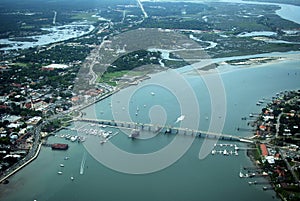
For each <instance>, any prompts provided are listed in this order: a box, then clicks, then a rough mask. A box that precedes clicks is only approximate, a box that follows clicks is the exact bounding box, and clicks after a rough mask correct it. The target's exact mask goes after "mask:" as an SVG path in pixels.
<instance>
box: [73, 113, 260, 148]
mask: <svg viewBox="0 0 300 201" xmlns="http://www.w3.org/2000/svg"><path fill="white" fill-rule="evenodd" d="M73 121H79V122H88V123H92V124H102V125H106V126H110V127H115V128H124V129H131V130H140V131H143V130H144V131H151V132H154V133H158V132H160V133H165V134H167V133H169V134H182V135H190V136H196V137H203V138H212V139H220V140H228V141H239V142H244V143H254V142H253V141H252V140H251V139H250V138H246V137H240V136H235V135H230V134H224V133H214V132H210V131H202V130H194V129H189V128H180V127H171V126H166V125H154V124H143V123H136V122H125V121H116V120H105V119H88V118H74V119H73Z"/></svg>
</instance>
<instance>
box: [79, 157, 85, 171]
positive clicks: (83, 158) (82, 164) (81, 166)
mask: <svg viewBox="0 0 300 201" xmlns="http://www.w3.org/2000/svg"><path fill="white" fill-rule="evenodd" d="M85 161H86V152H84V153H83V156H82V160H81V165H80V172H79V173H80V174H83V173H84V165H85Z"/></svg>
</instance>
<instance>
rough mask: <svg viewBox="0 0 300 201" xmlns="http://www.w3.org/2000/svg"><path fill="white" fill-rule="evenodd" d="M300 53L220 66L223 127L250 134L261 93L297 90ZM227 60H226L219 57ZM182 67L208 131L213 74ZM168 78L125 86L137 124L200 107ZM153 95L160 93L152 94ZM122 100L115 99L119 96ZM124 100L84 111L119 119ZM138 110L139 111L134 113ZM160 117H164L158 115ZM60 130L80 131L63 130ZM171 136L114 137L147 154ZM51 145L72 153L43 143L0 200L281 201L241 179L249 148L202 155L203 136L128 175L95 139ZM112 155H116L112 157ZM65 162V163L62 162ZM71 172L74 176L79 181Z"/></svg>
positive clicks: (168, 141) (129, 109)
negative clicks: (168, 158) (107, 159)
mask: <svg viewBox="0 0 300 201" xmlns="http://www.w3.org/2000/svg"><path fill="white" fill-rule="evenodd" d="M298 13H299V12H298ZM288 54H292V55H293V54H295V53H288ZM265 56H268V55H267V54H266V55H265ZM269 56H273V55H272V54H270V55H269ZM297 58H299V57H297V56H295V57H294V58H293V59H289V60H285V61H280V62H279V61H277V62H272V63H269V64H262V65H255V66H251V68H244V67H234V68H230V66H228V65H225V66H223V67H222V66H221V67H220V69H222V71H221V72H220V73H219V75H220V78H221V80H222V83H223V84H224V88H223V89H224V91H225V94H226V96H225V100H226V102H225V105H226V113H225V115H224V116H221V117H220V121H221V119H222V118H224V128H223V129H222V132H224V133H230V134H233V135H239V136H249V135H251V133H249V132H238V131H237V130H236V128H237V127H245V128H246V127H247V123H246V121H242V120H241V117H245V116H248V114H249V113H251V112H260V110H261V107H258V106H256V105H255V103H256V102H257V100H259V99H262V98H263V97H265V98H271V97H272V96H274V94H276V93H277V92H279V91H285V90H290V89H299V87H300V86H299V80H300V68H299V59H297ZM232 59H233V58H232ZM224 60H226V59H219V61H224ZM177 72H180V73H181V75H183V77H181V79H184V80H185V81H186V82H187V83H186V85H184V86H185V87H186V88H184V89H187V90H183V91H190V90H192V91H194V93H195V97H196V100H197V101H196V102H197V104H198V105H197V108H199V114H200V115H199V116H200V119H199V122H200V123H199V124H198V125H197V126H198V127H199V128H201V129H208V128H209V123H210V122H211V118H212V114H211V108H212V102H211V99H210V98H211V91H209V90H208V89H209V87H208V86H207V85H206V84H205V76H210V74H207V75H201V76H199V74H197V73H195V72H194V71H192V72H191V71H189V67H187V68H183V69H179V70H178V71H177ZM162 78H164V79H166V77H165V76H164V73H160V74H156V75H154V76H152V79H150V80H146V81H145V82H144V84H146V85H137V86H133V88H135V89H136V90H134V91H130V90H129V89H126V90H123V91H122V93H125V94H126V93H127V94H129V95H130V96H129V97H130V100H129V102H127V103H126V104H127V106H126V107H124V111H125V112H127V113H128V114H129V115H130V118H132V120H134V121H139V122H147V121H160V120H164V121H165V122H166V124H174V122H175V121H176V119H177V118H178V117H179V116H180V115H185V119H184V120H183V121H182V123H184V122H186V121H187V120H189V116H192V113H188V112H189V111H191V110H193V109H195V108H187V112H185V113H184V114H183V113H182V112H181V111H180V107H182V106H185V105H186V103H189V101H190V100H189V98H190V97H189V96H184V95H185V94H184V92H183V91H182V86H181V85H178V82H176V81H174V80H173V85H174V86H175V88H165V87H163V85H160V84H159V83H160V81H161V80H163V79H162ZM177 90H178V91H179V92H177ZM151 92H154V95H152V94H151ZM120 93H121V92H120ZM178 96H180V97H183V99H184V101H185V102H184V104H183V105H182V104H181V101H182V100H183V99H182V98H179V97H178ZM116 97H117V99H114V98H116ZM114 101H115V102H114ZM118 101H119V102H118ZM123 101H126V100H118V94H116V95H114V96H112V97H110V98H107V99H105V100H103V101H101V102H99V103H97V104H95V105H93V106H91V107H88V108H86V109H85V113H86V116H87V117H98V118H106V119H113V118H119V117H120V114H119V113H118V112H120V111H115V110H114V108H115V107H116V106H117V105H116V104H118V103H123ZM137 107H138V108H139V110H138V114H137V115H136V114H135V113H136V112H137ZM162 108H163V109H162ZM174 108H175V109H174ZM121 110H122V111H123V109H121ZM194 111H197V110H194ZM157 114H159V115H157ZM154 116H160V117H163V118H162V119H155V118H153V117H154ZM191 122H192V121H191ZM76 126H78V125H76ZM108 130H109V129H108ZM110 130H111V131H113V132H115V131H116V130H115V129H110ZM58 134H74V135H76V134H77V133H76V132H75V131H70V130H62V131H60V132H59V133H58ZM79 134H80V133H79ZM87 137H88V139H93V138H91V137H90V136H87ZM173 140H174V136H172V135H158V136H156V137H153V138H151V139H147V140H134V141H132V140H130V139H129V138H128V137H127V135H124V134H122V133H120V134H119V135H117V136H115V137H114V138H112V139H111V140H110V142H111V144H114V145H115V146H117V147H119V148H120V149H122V150H124V151H126V152H131V153H135V154H145V153H149V152H155V151H158V150H161V149H162V148H164V147H167V146H169V145H170V144H171V143H172V141H173ZM52 142H64V143H66V142H67V143H69V144H70V148H69V149H68V150H67V151H52V150H51V149H50V148H47V147H43V148H42V150H41V153H40V155H39V157H38V158H37V159H36V160H35V161H34V162H32V163H30V164H29V165H28V166H26V167H25V168H24V169H22V170H21V171H19V172H18V173H16V174H15V175H14V176H12V177H11V178H10V179H9V181H10V183H9V184H7V185H6V186H1V188H0V197H1V200H3V201H15V200H24V201H32V200H47V201H52V200H53V201H54V200H64V201H66V200H72V201H76V200H91V201H93V200H133V201H134V200H146V201H148V200H149V201H150V200H174V201H176V200H178V201H179V200H191V201H193V200H211V201H217V200H232V201H235V200H236V201H239V200H244V201H248V200H249V201H250V200H264V201H268V200H270V201H271V200H278V199H277V198H276V197H273V196H275V193H274V192H273V191H263V190H262V186H259V185H257V186H249V185H248V181H251V180H250V179H241V178H239V177H238V174H239V172H240V169H241V167H242V166H252V165H253V164H252V162H251V161H250V160H249V159H248V158H247V157H246V154H245V152H242V151H240V152H239V156H223V155H208V156H207V157H204V159H202V160H200V159H199V149H200V148H201V147H202V146H203V144H204V142H205V141H204V140H203V139H198V138H197V139H195V140H194V141H193V143H192V145H191V146H190V147H189V149H187V151H186V152H185V153H184V155H183V156H182V157H181V158H180V159H179V160H177V161H176V162H175V163H174V164H172V165H170V166H168V167H166V168H164V169H162V170H160V171H155V172H152V173H149V174H127V173H122V172H119V171H116V170H114V169H111V167H109V166H107V164H106V165H104V164H103V163H101V162H99V160H96V159H95V158H96V157H95V155H91V154H90V153H92V150H91V149H90V147H89V146H88V145H87V144H88V143H89V142H90V141H89V140H87V141H86V142H85V143H83V144H80V143H79V144H78V143H71V142H69V141H66V140H65V139H62V138H59V137H50V138H49V143H52ZM106 145H109V144H104V145H103V147H105V146H106ZM237 145H238V146H245V145H242V144H237ZM100 146H101V145H100V143H99V147H100ZM99 149H102V148H101V147H100V148H99ZM66 156H67V157H69V159H68V160H64V158H65V157H66ZM111 157H116V156H114V155H112V154H111ZM120 161H121V162H122V164H123V165H125V166H126V163H129V162H128V161H127V160H126V158H120ZM147 162H148V163H149V161H147ZM61 163H63V164H64V167H60V164H61ZM149 164H151V161H150V163H149ZM141 166H142V165H141ZM59 171H61V172H62V174H61V175H59V174H57V172H59ZM71 177H74V180H73V181H72V180H71V179H70V178H71Z"/></svg>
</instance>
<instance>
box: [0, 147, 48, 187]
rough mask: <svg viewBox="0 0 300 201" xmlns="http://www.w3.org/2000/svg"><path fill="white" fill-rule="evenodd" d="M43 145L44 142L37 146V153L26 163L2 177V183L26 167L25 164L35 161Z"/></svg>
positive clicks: (0, 180)
mask: <svg viewBox="0 0 300 201" xmlns="http://www.w3.org/2000/svg"><path fill="white" fill-rule="evenodd" d="M41 147H42V143H39V146H38V148H37V151H36V153H35V155H34V156H33V157H31V158H30V159H29V160H27V161H26V162H25V163H23V164H22V165H20V166H19V167H18V168H16V169H14V170H13V171H12V172H10V173H9V174H8V175H5V176H4V177H3V178H2V179H0V184H3V182H4V181H5V180H7V179H8V178H9V177H11V176H12V175H14V174H15V173H17V172H18V171H19V170H21V169H22V168H24V167H25V166H27V165H28V164H29V163H31V162H32V161H34V160H35V159H36V158H37V157H38V155H39V153H40V151H41Z"/></svg>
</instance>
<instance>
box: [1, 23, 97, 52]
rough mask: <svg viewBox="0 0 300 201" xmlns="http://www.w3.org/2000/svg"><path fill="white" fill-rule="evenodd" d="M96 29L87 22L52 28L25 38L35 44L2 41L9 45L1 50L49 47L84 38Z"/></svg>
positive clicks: (14, 39)
mask: <svg viewBox="0 0 300 201" xmlns="http://www.w3.org/2000/svg"><path fill="white" fill-rule="evenodd" d="M94 28H95V27H94V26H93V25H91V24H89V23H87V22H76V23H71V24H67V25H61V26H53V27H51V28H42V30H43V31H47V32H48V33H47V34H43V35H36V36H30V37H25V39H31V40H33V42H31V41H30V42H28V41H18V38H7V39H0V44H4V45H9V46H8V47H3V48H1V50H18V49H27V48H30V47H36V46H42V45H48V44H51V43H54V42H60V41H64V40H68V39H71V38H77V37H80V36H83V35H84V34H87V33H89V32H91V31H92V30H94ZM21 40H22V39H21Z"/></svg>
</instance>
